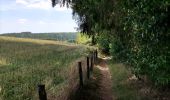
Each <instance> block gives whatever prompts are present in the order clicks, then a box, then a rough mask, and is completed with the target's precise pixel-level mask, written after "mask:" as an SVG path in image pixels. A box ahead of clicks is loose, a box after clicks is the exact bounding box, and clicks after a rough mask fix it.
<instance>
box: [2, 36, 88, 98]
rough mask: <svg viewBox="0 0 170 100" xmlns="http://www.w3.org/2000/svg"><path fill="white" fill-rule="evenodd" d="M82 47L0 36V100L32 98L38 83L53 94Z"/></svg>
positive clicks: (64, 80) (83, 49) (34, 95)
mask: <svg viewBox="0 0 170 100" xmlns="http://www.w3.org/2000/svg"><path fill="white" fill-rule="evenodd" d="M85 51H86V49H85V48H84V47H81V46H75V45H73V44H63V43H61V42H56V41H49V40H36V39H22V38H14V37H4V36H0V100H36V99H38V94H37V92H38V91H37V85H38V84H45V85H46V90H47V91H48V93H47V94H50V95H56V94H57V93H58V91H60V88H62V86H63V85H64V83H65V82H66V81H67V79H68V77H69V76H68V74H67V73H66V72H67V70H68V68H69V65H70V63H71V62H73V61H75V60H76V59H78V58H80V57H82V56H83V55H84V52H85Z"/></svg>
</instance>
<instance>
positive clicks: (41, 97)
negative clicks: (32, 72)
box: [38, 85, 47, 100]
mask: <svg viewBox="0 0 170 100" xmlns="http://www.w3.org/2000/svg"><path fill="white" fill-rule="evenodd" d="M38 93H39V100H47V94H46V91H45V85H38Z"/></svg>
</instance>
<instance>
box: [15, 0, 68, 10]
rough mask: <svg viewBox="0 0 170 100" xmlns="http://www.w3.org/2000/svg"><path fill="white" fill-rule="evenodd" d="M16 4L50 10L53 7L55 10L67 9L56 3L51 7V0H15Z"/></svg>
mask: <svg viewBox="0 0 170 100" xmlns="http://www.w3.org/2000/svg"><path fill="white" fill-rule="evenodd" d="M16 4H20V5H23V6H24V7H26V8H36V9H44V10H50V9H55V10H56V11H69V10H71V9H68V8H67V7H60V5H56V7H54V8H53V7H52V5H51V0H16Z"/></svg>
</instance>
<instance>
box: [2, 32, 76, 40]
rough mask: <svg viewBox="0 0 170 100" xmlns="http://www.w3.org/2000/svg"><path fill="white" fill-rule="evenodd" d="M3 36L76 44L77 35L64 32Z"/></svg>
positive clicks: (7, 34) (6, 34)
mask: <svg viewBox="0 0 170 100" xmlns="http://www.w3.org/2000/svg"><path fill="white" fill-rule="evenodd" d="M1 36H9V37H19V38H33V39H45V40H57V41H68V42H75V40H76V37H77V33H76V32H65V33H64V32H63V33H31V32H21V33H5V34H1Z"/></svg>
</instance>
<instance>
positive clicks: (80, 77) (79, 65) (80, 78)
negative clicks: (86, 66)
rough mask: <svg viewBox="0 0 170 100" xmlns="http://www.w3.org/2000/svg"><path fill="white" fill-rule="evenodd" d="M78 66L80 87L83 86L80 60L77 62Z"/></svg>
mask: <svg viewBox="0 0 170 100" xmlns="http://www.w3.org/2000/svg"><path fill="white" fill-rule="evenodd" d="M78 67H79V81H80V87H82V86H83V71H82V66H81V62H78Z"/></svg>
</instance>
